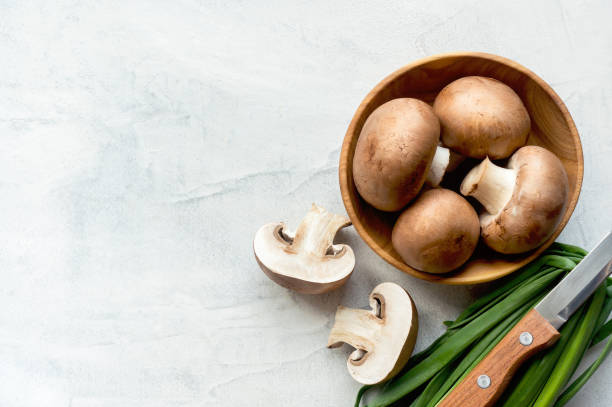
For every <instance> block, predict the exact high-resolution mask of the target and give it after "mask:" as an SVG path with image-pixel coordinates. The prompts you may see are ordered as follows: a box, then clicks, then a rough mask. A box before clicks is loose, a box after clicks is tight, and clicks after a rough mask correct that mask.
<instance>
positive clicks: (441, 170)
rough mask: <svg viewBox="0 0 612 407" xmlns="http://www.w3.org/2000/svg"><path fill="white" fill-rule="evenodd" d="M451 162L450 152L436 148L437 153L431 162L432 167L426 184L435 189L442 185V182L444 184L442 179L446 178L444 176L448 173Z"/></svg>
mask: <svg viewBox="0 0 612 407" xmlns="http://www.w3.org/2000/svg"><path fill="white" fill-rule="evenodd" d="M449 161H450V150H449V149H448V148H446V147H442V146H438V147H436V153H435V154H434V157H433V160H432V162H431V167H429V172H428V173H427V179H426V180H425V182H427V184H429V185H431V186H433V187H437V186H438V185H440V182H442V178H444V174H445V173H446V169H447V167H448V163H449Z"/></svg>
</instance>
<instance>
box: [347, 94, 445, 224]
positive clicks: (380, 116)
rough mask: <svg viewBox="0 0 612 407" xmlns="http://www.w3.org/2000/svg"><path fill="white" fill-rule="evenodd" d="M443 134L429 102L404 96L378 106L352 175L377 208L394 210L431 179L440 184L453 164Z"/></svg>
mask: <svg viewBox="0 0 612 407" xmlns="http://www.w3.org/2000/svg"><path fill="white" fill-rule="evenodd" d="M439 137H440V123H439V121H438V118H437V117H436V115H435V114H434V112H433V110H432V108H431V107H430V106H429V105H428V104H427V103H425V102H422V101H420V100H417V99H411V98H400V99H393V100H390V101H388V102H386V103H384V104H383V105H381V106H379V107H378V108H377V109H376V110H374V112H372V114H371V115H370V116H369V117H368V119H367V120H366V122H365V124H364V125H363V129H362V130H361V134H360V135H359V139H358V141H357V147H356V148H355V156H354V158H353V177H354V180H355V186H356V188H357V190H358V191H359V194H360V195H361V196H362V197H363V199H365V200H366V201H367V202H368V203H369V204H370V205H372V206H373V207H375V208H377V209H380V210H382V211H388V212H392V211H397V210H400V209H402V208H403V207H404V206H406V204H408V203H409V202H410V201H411V200H412V199H413V198H414V197H415V196H416V195H417V194H418V193H419V191H420V190H421V187H422V186H423V184H424V183H425V181H426V180H427V179H428V178H429V180H430V183H432V184H434V185H435V184H437V183H439V182H440V180H441V179H442V177H443V176H444V171H445V169H446V166H447V165H448V162H449V151H448V149H445V148H443V147H439V146H438V140H439ZM434 160H435V163H433V162H434ZM430 172H431V174H430Z"/></svg>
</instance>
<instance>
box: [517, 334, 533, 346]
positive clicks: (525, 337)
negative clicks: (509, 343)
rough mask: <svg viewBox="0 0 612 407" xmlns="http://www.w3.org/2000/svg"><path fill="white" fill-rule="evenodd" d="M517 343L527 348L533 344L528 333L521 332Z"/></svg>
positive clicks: (531, 337)
mask: <svg viewBox="0 0 612 407" xmlns="http://www.w3.org/2000/svg"><path fill="white" fill-rule="evenodd" d="M519 342H520V343H521V345H523V346H529V345H531V344H532V343H533V336H532V335H531V334H530V333H529V332H523V333H521V334H520V336H519Z"/></svg>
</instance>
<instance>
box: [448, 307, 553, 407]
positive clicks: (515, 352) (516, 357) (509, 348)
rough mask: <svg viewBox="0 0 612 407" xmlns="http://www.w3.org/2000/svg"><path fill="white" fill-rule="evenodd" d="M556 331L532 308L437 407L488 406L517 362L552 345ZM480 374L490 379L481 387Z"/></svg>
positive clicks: (519, 363) (504, 384)
mask: <svg viewBox="0 0 612 407" xmlns="http://www.w3.org/2000/svg"><path fill="white" fill-rule="evenodd" d="M522 332H529V333H530V334H531V335H532V336H533V343H531V345H528V346H525V345H522V344H521V343H520V342H519V336H520V334H521V333H522ZM559 336H560V335H559V332H557V330H556V329H555V328H553V327H552V325H550V324H549V323H548V321H547V320H546V319H544V318H543V317H542V316H541V315H540V314H539V313H538V312H537V311H536V310H531V311H530V312H529V313H528V314H527V315H525V316H524V317H523V319H521V320H520V321H519V323H518V324H517V325H516V326H515V327H514V328H512V330H511V331H510V332H509V333H508V335H506V336H505V337H504V338H503V339H502V340H501V342H500V343H499V344H497V346H496V347H495V348H493V350H492V351H491V352H490V353H489V354H488V355H487V356H486V357H485V358H484V359H483V360H482V361H481V362H480V363H479V364H478V365H477V366H476V367H475V368H474V369H473V370H472V371H471V372H470V374H468V375H467V376H466V377H465V379H463V381H462V382H461V383H459V385H458V386H457V387H455V389H453V391H452V392H451V393H450V394H449V395H448V396H446V398H444V400H442V401H441V402H440V403H439V404H438V407H457V406H461V407H488V406H491V405H493V403H494V402H495V401H496V400H497V399H498V398H499V396H500V395H501V394H502V393H503V391H504V389H505V388H506V387H507V385H508V383H509V382H510V379H511V378H512V375H513V374H514V373H515V372H516V370H517V369H518V368H519V366H520V365H521V364H522V363H523V362H524V361H525V360H527V359H528V358H529V357H531V356H533V355H534V354H535V353H537V352H539V351H541V350H543V349H545V348H547V347H549V346H551V345H552V344H553V343H555V342H556V341H557V339H559ZM481 375H487V376H489V377H490V379H491V385H490V386H489V387H488V388H486V389H482V388H480V387H479V386H478V384H477V379H478V377H479V376H481Z"/></svg>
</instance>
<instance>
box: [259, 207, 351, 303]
mask: <svg viewBox="0 0 612 407" xmlns="http://www.w3.org/2000/svg"><path fill="white" fill-rule="evenodd" d="M349 225H351V221H350V220H349V219H348V218H347V217H345V216H341V215H335V214H333V213H329V212H327V211H326V210H325V209H323V208H321V207H319V206H317V205H315V204H312V208H311V209H310V211H309V212H308V213H307V214H306V216H305V217H304V219H303V220H302V222H301V223H300V225H299V226H298V228H297V231H296V232H295V235H293V234H292V233H290V232H288V231H287V230H286V229H285V224H284V223H269V224H267V225H264V226H262V227H261V228H260V229H259V230H258V231H257V233H256V234H255V239H254V241H253V250H254V252H255V258H256V259H257V263H259V266H260V267H261V269H262V270H263V271H264V273H266V275H267V276H268V277H270V279H271V280H272V281H274V282H275V283H277V284H280V285H282V286H283V287H286V288H289V289H291V290H294V291H297V292H299V293H303V294H320V293H324V292H327V291H330V290H333V289H334V288H337V287H340V286H341V285H342V284H344V283H345V282H346V281H347V280H348V278H349V277H350V276H351V273H352V272H353V268H354V267H355V255H354V254H353V249H351V248H350V246H348V245H345V244H337V245H335V244H334V237H335V236H336V233H337V232H338V230H340V229H342V228H343V227H346V226H349Z"/></svg>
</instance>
